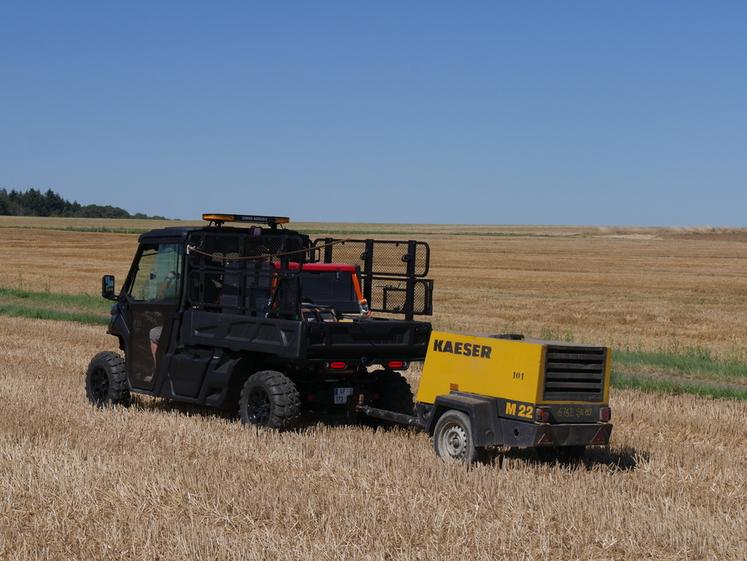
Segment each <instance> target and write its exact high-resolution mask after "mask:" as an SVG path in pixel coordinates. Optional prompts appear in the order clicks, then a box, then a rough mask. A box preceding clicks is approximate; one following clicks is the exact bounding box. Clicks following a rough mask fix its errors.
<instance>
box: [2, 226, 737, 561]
mask: <svg viewBox="0 0 747 561" xmlns="http://www.w3.org/2000/svg"><path fill="white" fill-rule="evenodd" d="M39 224H42V225H43V226H44V227H47V226H49V225H53V224H52V223H51V222H41V223H34V225H36V226H38V225H39ZM62 224H63V225H65V224H69V223H66V222H62ZM12 225H13V226H18V225H20V223H18V222H14V223H13V224H12ZM26 225H28V224H26ZM2 226H8V223H7V222H4V221H2V220H0V234H2V235H3V237H4V240H5V243H4V244H2V246H0V259H1V260H2V262H3V264H4V265H3V267H2V269H0V286H6V287H7V286H19V285H20V286H23V287H25V288H28V289H34V290H47V289H48V290H52V291H62V292H67V293H71V294H74V293H79V292H90V293H95V292H96V290H97V289H98V283H99V278H100V275H101V274H102V273H104V272H113V273H115V274H116V275H117V276H118V279H119V280H120V281H121V280H122V279H123V278H124V274H125V273H126V269H127V266H128V264H129V260H130V258H131V254H132V251H133V249H134V246H135V242H136V236H134V235H132V234H114V233H96V234H90V233H85V232H75V231H66V230H64V229H61V230H38V229H28V230H27V229H19V228H1V227H2ZM62 227H63V226H60V228H62ZM64 227H67V226H64ZM327 227H328V228H329V229H338V230H339V229H342V227H343V226H341V225H335V226H334V227H333V226H327ZM346 227H348V228H352V226H346ZM315 228H317V229H322V228H323V227H322V226H318V225H317V226H315ZM381 228H384V227H383V226H382V227H381ZM403 228H405V227H403ZM435 228H437V227H435V226H429V227H428V231H429V232H431V231H435V230H434V229H435ZM449 228H452V229H451V230H450V231H444V232H438V233H436V234H430V235H429V236H425V237H426V238H427V239H428V240H429V241H430V242H431V245H432V249H433V253H434V270H433V276H434V278H435V279H436V283H437V293H436V294H437V296H436V298H437V299H436V309H437V310H438V313H437V315H436V316H435V318H434V320H435V323H436V326H437V327H442V328H447V329H459V330H465V331H476V332H495V331H503V330H507V329H510V330H519V331H525V332H532V333H534V334H541V331H542V330H551V331H553V332H555V333H558V334H560V335H561V336H562V335H563V334H565V333H566V332H567V331H570V332H572V334H573V337H574V338H575V339H580V340H584V341H588V342H601V343H613V344H617V345H628V346H631V347H636V346H640V347H641V348H646V349H652V350H653V349H661V348H664V347H668V346H669V345H681V346H699V347H703V348H706V349H709V350H710V351H712V352H713V353H715V354H718V355H721V356H732V355H738V356H740V357H742V358H743V352H744V349H745V344H744V337H745V334H747V313H745V312H747V310H745V306H747V304H745V298H744V296H745V295H747V274H745V273H747V265H745V263H747V236H745V235H744V234H742V233H741V232H732V233H722V234H713V233H702V232H673V231H661V232H658V231H653V232H651V231H641V232H618V231H599V230H590V231H587V230H581V231H576V230H573V229H550V230H544V229H541V228H536V229H533V230H531V229H524V230H521V229H517V231H516V232H515V233H518V234H519V235H517V236H514V235H510V236H497V235H496V236H489V235H485V234H486V232H489V231H488V230H482V231H470V232H468V233H469V234H470V235H463V233H462V232H461V231H460V230H459V229H458V228H455V227H449ZM395 237H402V236H395ZM405 237H407V236H405ZM413 237H418V236H413ZM421 237H422V236H421ZM478 244H479V245H478ZM112 344H113V340H112V339H111V338H110V337H107V336H106V335H105V334H104V329H103V328H102V327H100V326H92V325H83V324H78V323H69V322H61V321H40V320H33V319H25V318H11V317H3V316H0V399H1V400H2V414H0V489H2V494H1V495H0V559H13V560H27V559H50V560H51V559H54V560H56V559H123V560H124V559H138V560H139V559H142V560H150V559H169V560H170V559H174V560H177V559H257V560H259V559H308V560H311V559H314V560H319V559H377V560H378V559H381V560H384V559H423V560H431V559H485V560H487V559H491V560H493V559H511V560H527V561H528V560H550V559H552V560H558V559H567V560H570V559H578V560H590V559H594V560H606V559H616V560H617V559H619V560H623V559H625V560H628V559H663V560H681V559H689V560H697V559H714V560H717V559H718V560H721V559H727V560H741V559H747V554H746V553H745V543H747V500H746V497H747V429H745V419H746V418H747V402H746V401H731V400H713V399H705V398H698V397H694V396H667V395H661V394H644V393H640V392H637V391H630V390H624V391H621V390H615V391H613V394H612V407H613V415H614V417H613V421H614V422H615V431H614V433H613V446H612V448H611V450H610V452H609V453H603V452H598V453H595V454H593V455H591V456H590V458H589V459H588V460H587V461H586V463H585V464H584V465H582V466H568V465H558V464H548V463H540V462H537V461H536V460H535V459H534V458H533V457H532V455H530V454H521V453H511V454H508V455H506V456H505V457H504V458H503V459H502V462H498V463H496V464H494V465H484V466H483V465H481V466H477V467H476V468H474V469H470V470H465V469H463V468H459V467H455V466H449V465H446V464H444V463H442V462H440V461H437V460H436V459H435V457H434V454H433V450H432V448H431V443H430V441H429V440H428V438H427V437H425V436H424V435H421V434H415V433H410V432H407V431H402V430H395V431H390V432H384V431H377V432H375V431H372V430H370V429H366V428H361V427H353V426H328V425H324V424H317V425H311V426H309V427H306V428H305V429H303V430H300V431H297V432H290V433H276V432H272V431H263V430H260V431H257V430H248V429H246V428H244V427H242V426H241V425H240V424H239V423H238V422H236V421H234V420H232V419H224V418H221V417H216V416H214V415H212V414H210V413H209V412H206V411H201V410H194V409H190V408H183V407H176V406H172V405H169V404H168V403H165V402H163V401H157V400H150V399H139V400H138V401H137V403H136V404H135V405H134V406H133V407H131V408H129V409H127V410H124V409H115V410H104V411H101V410H95V409H93V408H92V407H90V406H89V405H88V404H87V402H86V401H85V392H84V389H83V374H84V371H85V368H86V365H87V363H88V360H89V359H90V357H91V356H92V355H93V354H94V353H95V352H98V351H100V350H107V349H112ZM411 382H412V383H416V382H417V372H416V371H413V372H412V373H411Z"/></svg>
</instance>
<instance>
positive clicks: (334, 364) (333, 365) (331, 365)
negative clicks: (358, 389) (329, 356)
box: [327, 360, 348, 370]
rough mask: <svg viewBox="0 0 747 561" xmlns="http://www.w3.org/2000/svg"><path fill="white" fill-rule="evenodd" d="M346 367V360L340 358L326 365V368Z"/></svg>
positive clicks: (337, 368) (338, 368)
mask: <svg viewBox="0 0 747 561" xmlns="http://www.w3.org/2000/svg"><path fill="white" fill-rule="evenodd" d="M347 367H348V363H347V362H342V361H341V360H337V361H335V362H330V363H329V364H328V365H327V368H330V369H332V370H345V369H346V368H347Z"/></svg>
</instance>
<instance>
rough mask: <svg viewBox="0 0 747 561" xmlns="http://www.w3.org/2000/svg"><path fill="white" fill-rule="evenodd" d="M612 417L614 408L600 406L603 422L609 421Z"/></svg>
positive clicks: (600, 418) (600, 416)
mask: <svg viewBox="0 0 747 561" xmlns="http://www.w3.org/2000/svg"><path fill="white" fill-rule="evenodd" d="M611 418H612V409H610V408H609V407H600V408H599V420H600V421H602V422H603V423H606V422H608V421H609V420H610V419H611Z"/></svg>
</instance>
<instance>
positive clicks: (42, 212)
mask: <svg viewBox="0 0 747 561" xmlns="http://www.w3.org/2000/svg"><path fill="white" fill-rule="evenodd" d="M0 215H6V216H7V215H18V216H67V217H78V218H132V217H133V216H132V215H131V214H130V213H129V212H127V211H126V210H125V209H123V208H120V207H116V206H111V205H95V204H92V205H81V204H80V203H78V202H77V201H72V202H70V201H68V200H66V199H65V198H63V197H62V196H60V195H59V194H58V193H55V192H54V191H53V190H52V189H47V191H46V192H44V193H42V192H41V191H40V190H39V189H34V188H30V189H27V190H26V191H16V190H15V189H11V190H10V191H8V190H7V189H0ZM135 217H137V218H158V219H162V220H164V218H163V217H162V216H158V217H151V216H148V215H146V214H142V213H137V214H136V215H135Z"/></svg>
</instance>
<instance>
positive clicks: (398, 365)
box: [386, 360, 406, 370]
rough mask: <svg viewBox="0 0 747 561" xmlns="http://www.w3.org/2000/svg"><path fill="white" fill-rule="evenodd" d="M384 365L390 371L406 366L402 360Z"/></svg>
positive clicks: (391, 361)
mask: <svg viewBox="0 0 747 561" xmlns="http://www.w3.org/2000/svg"><path fill="white" fill-rule="evenodd" d="M386 365H387V366H388V367H389V368H391V369H392V370H398V369H400V368H404V367H405V366H406V363H405V361H404V360H390V361H389V362H387V363H386Z"/></svg>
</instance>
